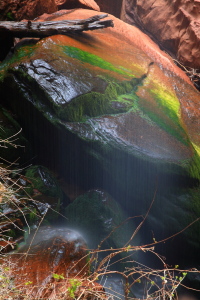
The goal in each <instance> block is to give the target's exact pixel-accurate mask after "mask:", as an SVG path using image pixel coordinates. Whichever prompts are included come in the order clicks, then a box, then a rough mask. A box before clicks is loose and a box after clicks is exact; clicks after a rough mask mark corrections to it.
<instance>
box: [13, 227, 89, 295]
mask: <svg viewBox="0 0 200 300" xmlns="http://www.w3.org/2000/svg"><path fill="white" fill-rule="evenodd" d="M31 241H32V238H30V241H29V243H30V244H29V243H27V246H26V247H25V248H23V249H20V250H19V254H17V253H16V254H13V255H12V256H11V261H12V266H13V270H12V272H13V274H14V278H15V285H17V286H18V287H20V290H21V292H23V291H24V292H25V293H26V294H27V295H29V296H32V297H33V296H35V297H37V299H40V297H50V296H51V294H52V293H54V296H55V293H56V292H58V290H59V289H61V288H63V286H65V287H66V290H65V292H66V293H67V287H68V286H69V284H68V286H67V281H68V283H69V278H74V277H76V276H77V278H83V277H84V276H86V274H87V273H88V271H89V266H88V264H87V246H86V243H85V241H84V240H83V238H82V237H81V236H80V235H79V234H78V233H77V232H75V231H72V230H69V229H67V228H63V229H61V228H51V227H45V228H40V229H39V230H38V231H37V234H36V236H35V238H33V242H31ZM22 253H24V255H23V254H22ZM22 270H23V272H22ZM56 275H57V277H56ZM59 275H60V276H61V277H59ZM56 279H58V281H62V279H63V282H60V283H59V282H58V281H56ZM59 279H60V280H59ZM27 282H28V283H29V284H26V283H27ZM56 282H57V284H56ZM50 283H51V284H53V283H54V286H53V285H50ZM48 299H50V298H48Z"/></svg>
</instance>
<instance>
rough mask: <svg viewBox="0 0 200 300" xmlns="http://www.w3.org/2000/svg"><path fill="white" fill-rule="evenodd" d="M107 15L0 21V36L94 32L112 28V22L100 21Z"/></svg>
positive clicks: (41, 35) (43, 35) (21, 36)
mask: <svg viewBox="0 0 200 300" xmlns="http://www.w3.org/2000/svg"><path fill="white" fill-rule="evenodd" d="M107 16H108V15H107V14H102V15H95V16H93V17H90V18H88V19H83V20H64V21H47V22H37V21H23V22H15V21H1V22H0V36H1V35H2V34H3V35H5V34H9V35H10V36H13V37H18V38H23V37H37V38H42V37H47V36H50V35H55V34H64V35H67V34H69V33H72V32H81V31H86V30H95V29H101V28H106V27H113V26H114V25H113V21H112V20H103V21H102V20H101V19H104V18H105V17H107Z"/></svg>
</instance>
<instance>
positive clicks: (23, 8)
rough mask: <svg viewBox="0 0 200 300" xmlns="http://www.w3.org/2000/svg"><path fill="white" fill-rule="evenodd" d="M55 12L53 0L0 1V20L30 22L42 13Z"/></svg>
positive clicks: (55, 6) (55, 7)
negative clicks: (23, 20) (25, 20)
mask: <svg viewBox="0 0 200 300" xmlns="http://www.w3.org/2000/svg"><path fill="white" fill-rule="evenodd" d="M55 11H57V5H56V3H55V0H45V1H42V0H34V1H32V0H22V1H21V0H17V1H13V0H2V1H1V2H0V20H10V21H13V20H16V21H17V20H19V21H20V20H22V19H27V20H32V19H34V18H36V17H38V16H40V15H42V14H43V13H53V12H55Z"/></svg>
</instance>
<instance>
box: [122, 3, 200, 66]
mask: <svg viewBox="0 0 200 300" xmlns="http://www.w3.org/2000/svg"><path fill="white" fill-rule="evenodd" d="M199 9H200V3H199V1H187V0H181V1H177V0H174V1H171V2H170V3H169V1H167V0H156V1H153V0H147V1H146V0H139V1H132V0H124V1H123V9H122V14H121V19H122V20H124V21H125V22H128V23H129V24H135V25H136V26H138V27H139V28H141V29H142V30H143V31H145V32H147V33H148V34H149V35H150V36H151V37H152V38H153V39H154V40H155V41H156V42H157V43H158V44H159V45H160V46H161V47H163V48H165V49H166V50H167V51H169V53H171V54H172V55H174V56H175V57H176V58H177V59H178V60H179V61H180V62H181V63H183V64H184V65H185V66H189V67H191V68H195V69H199V67H200V56H199V50H198V49H199V43H200V40H199V26H200V23H199Z"/></svg>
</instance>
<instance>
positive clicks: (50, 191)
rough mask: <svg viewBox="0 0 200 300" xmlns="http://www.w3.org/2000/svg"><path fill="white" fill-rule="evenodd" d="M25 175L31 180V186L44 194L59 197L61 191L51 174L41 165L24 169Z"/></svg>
mask: <svg viewBox="0 0 200 300" xmlns="http://www.w3.org/2000/svg"><path fill="white" fill-rule="evenodd" d="M25 176H26V177H27V179H28V180H30V181H31V183H32V185H33V188H35V189H37V190H38V191H40V192H41V193H43V194H44V195H47V196H50V197H57V198H61V195H62V192H61V190H60V188H59V186H58V184H57V182H56V179H55V178H54V177H53V175H52V174H51V173H50V172H49V171H48V169H46V168H45V167H43V166H32V167H30V168H28V169H27V170H26V173H25Z"/></svg>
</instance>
